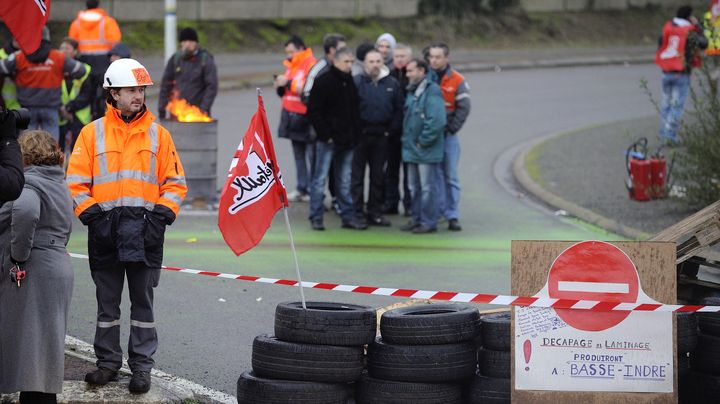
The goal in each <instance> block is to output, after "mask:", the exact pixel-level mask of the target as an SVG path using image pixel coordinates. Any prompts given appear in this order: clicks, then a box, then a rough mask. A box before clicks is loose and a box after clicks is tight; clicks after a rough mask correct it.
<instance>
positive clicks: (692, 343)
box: [676, 313, 698, 355]
mask: <svg viewBox="0 0 720 404" xmlns="http://www.w3.org/2000/svg"><path fill="white" fill-rule="evenodd" d="M676 322H677V353H678V355H679V354H683V353H687V352H691V351H693V350H694V349H695V347H696V346H697V333H698V318H697V315H695V313H677V317H676Z"/></svg>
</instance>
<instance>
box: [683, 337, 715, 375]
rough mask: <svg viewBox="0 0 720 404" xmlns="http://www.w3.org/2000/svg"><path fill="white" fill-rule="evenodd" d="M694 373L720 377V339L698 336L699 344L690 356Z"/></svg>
mask: <svg viewBox="0 0 720 404" xmlns="http://www.w3.org/2000/svg"><path fill="white" fill-rule="evenodd" d="M690 367H691V368H692V370H693V371H698V372H702V373H710V374H713V375H720V337H714V336H712V335H705V334H703V333H699V334H698V344H697V348H695V351H694V352H693V353H692V354H691V355H690Z"/></svg>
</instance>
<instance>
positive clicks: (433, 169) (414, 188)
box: [407, 163, 442, 229]
mask: <svg viewBox="0 0 720 404" xmlns="http://www.w3.org/2000/svg"><path fill="white" fill-rule="evenodd" d="M441 165H442V163H433V164H415V163H408V164H407V168H408V170H407V173H408V185H409V186H410V196H411V198H412V208H411V210H412V222H413V223H415V224H423V225H425V226H427V227H429V228H431V229H435V228H437V221H438V204H437V195H438V194H439V192H438V186H437V185H438V182H437V180H438V175H437V172H438V169H439V167H440V166H441Z"/></svg>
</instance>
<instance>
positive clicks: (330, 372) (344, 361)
mask: <svg viewBox="0 0 720 404" xmlns="http://www.w3.org/2000/svg"><path fill="white" fill-rule="evenodd" d="M252 368H253V372H254V374H255V375H257V376H260V377H267V378H271V379H284V380H300V381H311V382H324V383H346V382H352V381H355V380H357V379H358V378H359V377H360V374H361V373H362V369H363V347H361V346H358V347H346V346H332V345H312V344H300V343H297V342H287V341H280V340H278V339H277V338H275V337H274V336H269V335H259V336H257V337H255V340H254V341H253V349H252Z"/></svg>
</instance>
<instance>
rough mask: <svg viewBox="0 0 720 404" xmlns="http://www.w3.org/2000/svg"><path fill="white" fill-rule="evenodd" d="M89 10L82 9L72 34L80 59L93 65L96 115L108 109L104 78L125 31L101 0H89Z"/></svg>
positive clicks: (93, 105)
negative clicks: (106, 106) (116, 45)
mask: <svg viewBox="0 0 720 404" xmlns="http://www.w3.org/2000/svg"><path fill="white" fill-rule="evenodd" d="M85 5H86V7H87V9H86V10H82V11H80V12H78V15H77V17H76V18H75V20H74V21H73V22H72V24H70V29H69V30H68V37H70V38H72V39H74V40H76V41H77V42H78V52H79V53H80V56H79V57H78V59H79V60H80V61H81V62H83V63H87V64H89V65H90V67H91V68H92V70H91V71H90V74H91V76H90V85H92V86H93V89H94V91H93V94H94V99H93V102H92V103H91V105H90V107H91V110H92V114H93V117H94V118H100V117H101V116H103V114H104V113H105V101H104V99H103V98H104V97H103V89H102V79H103V74H104V73H105V70H107V68H108V66H109V65H110V58H109V55H108V52H110V50H111V49H112V47H113V46H114V45H115V44H116V43H118V42H120V40H121V39H122V33H121V32H120V27H119V26H118V23H117V21H115V19H114V18H112V17H111V16H109V15H108V14H107V13H106V12H105V10H103V9H102V8H100V2H99V0H87V1H86V2H85Z"/></svg>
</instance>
